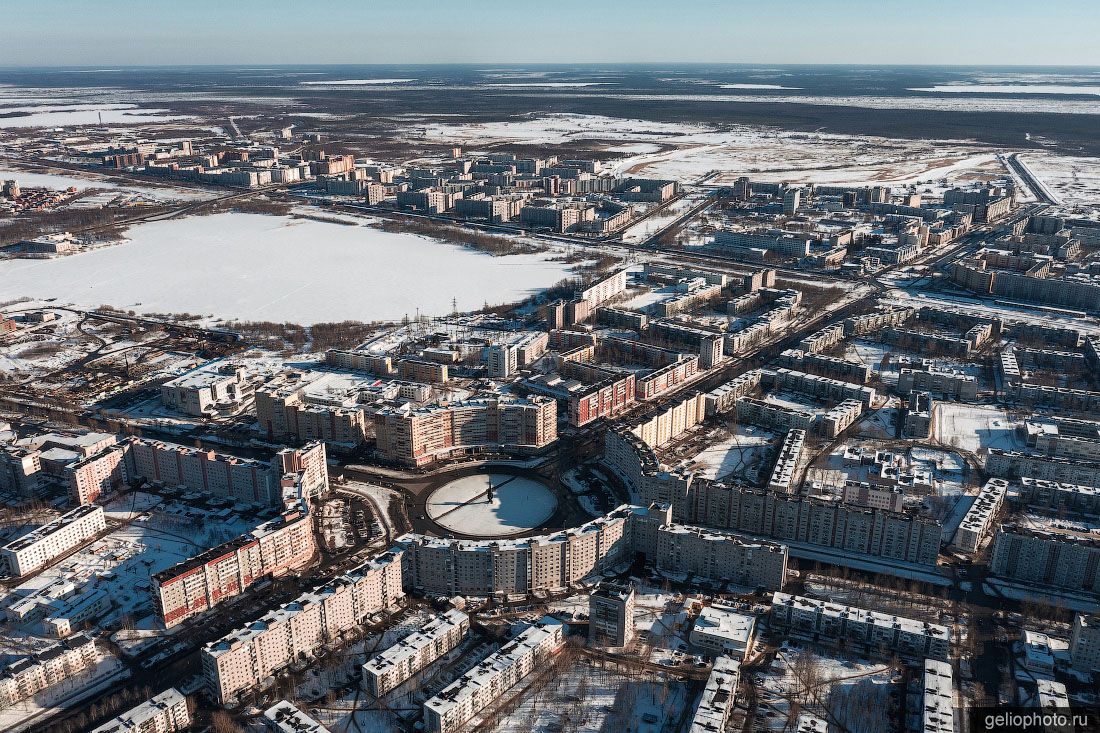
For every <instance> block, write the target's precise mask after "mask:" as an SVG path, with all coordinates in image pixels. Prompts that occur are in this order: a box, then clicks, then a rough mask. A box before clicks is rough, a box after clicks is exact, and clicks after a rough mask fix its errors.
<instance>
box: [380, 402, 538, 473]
mask: <svg viewBox="0 0 1100 733" xmlns="http://www.w3.org/2000/svg"><path fill="white" fill-rule="evenodd" d="M557 420H558V413H557V402H556V401H555V400H553V399H550V398H547V397H540V396H533V397H530V398H528V399H509V398H504V397H495V398H483V399H473V400H468V401H465V402H453V403H443V404H437V405H431V406H428V407H422V408H416V409H414V408H411V407H395V408H385V409H382V410H379V411H378V412H377V413H376V414H375V416H374V425H375V434H376V436H377V441H378V452H379V454H380V455H381V456H382V457H383V458H384V459H385V460H388V461H394V462H398V463H402V464H405V465H410V466H423V465H427V464H429V463H433V462H435V461H439V460H443V459H446V458H451V457H453V456H458V455H465V454H469V453H477V452H483V451H486V450H539V449H542V448H544V447H546V446H547V445H549V444H550V443H552V442H554V441H555V440H557V437H558V427H557V426H558V423H557Z"/></svg>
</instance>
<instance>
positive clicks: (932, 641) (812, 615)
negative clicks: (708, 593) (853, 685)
mask: <svg viewBox="0 0 1100 733" xmlns="http://www.w3.org/2000/svg"><path fill="white" fill-rule="evenodd" d="M771 620H772V626H773V628H776V629H780V630H782V631H784V632H786V633H788V634H790V635H791V636H795V637H798V638H802V639H807V640H809V641H814V642H822V643H832V644H839V643H843V644H845V645H847V646H848V647H850V648H855V649H858V650H860V651H861V652H863V653H867V654H887V655H889V654H892V653H897V654H898V655H899V656H901V657H903V658H909V659H922V660H923V659H926V658H931V659H938V660H940V661H947V659H948V654H949V653H950V650H951V630H950V629H948V628H947V627H946V626H943V625H941V624H933V623H928V622H927V621H916V620H914V619H910V618H904V617H902V616H892V615H890V614H885V613H879V612H877V611H868V610H865V609H862V608H857V607H855V606H842V605H840V604H839V603H830V602H829V601H821V600H817V599H814V598H806V597H804V596H792V595H789V594H787V593H775V594H773V596H772V610H771Z"/></svg>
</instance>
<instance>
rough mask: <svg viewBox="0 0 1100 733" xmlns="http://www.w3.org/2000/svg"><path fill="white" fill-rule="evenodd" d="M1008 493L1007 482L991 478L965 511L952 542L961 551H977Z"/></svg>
mask: <svg viewBox="0 0 1100 733" xmlns="http://www.w3.org/2000/svg"><path fill="white" fill-rule="evenodd" d="M1007 493H1008V482H1007V481H1005V480H1004V479H998V478H991V479H989V481H986V483H985V486H983V487H982V490H981V491H980V492H979V493H978V496H977V497H976V498H975V499H974V503H973V504H971V505H970V508H969V509H968V510H967V511H966V515H965V516H964V517H963V520H962V522H960V523H959V528H958V530H956V532H955V539H954V541H953V542H952V544H953V545H954V546H955V547H957V548H958V549H960V550H962V551H963V552H977V551H978V547H979V546H980V545H981V543H982V540H983V539H985V536H986V534H988V532H989V528H990V526H991V525H992V523H993V520H994V518H996V516H997V513H998V512H999V511H1000V510H1001V505H1002V504H1004V499H1005V494H1007Z"/></svg>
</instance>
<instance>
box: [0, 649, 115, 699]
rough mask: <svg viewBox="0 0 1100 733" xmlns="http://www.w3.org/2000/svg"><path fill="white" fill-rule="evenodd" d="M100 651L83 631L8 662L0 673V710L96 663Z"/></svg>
mask: <svg viewBox="0 0 1100 733" xmlns="http://www.w3.org/2000/svg"><path fill="white" fill-rule="evenodd" d="M98 660H99V651H98V650H97V649H96V645H95V640H94V639H92V638H91V637H90V636H88V635H87V634H84V633H79V634H74V635H72V636H70V637H69V638H67V639H63V640H62V641H60V642H58V643H57V644H54V645H53V646H50V647H47V648H46V649H43V650H42V651H40V652H37V653H36V654H34V655H32V656H29V657H24V658H22V659H19V660H17V661H15V662H13V663H11V664H9V665H8V666H7V667H6V668H5V669H4V670H3V671H2V672H0V709H2V708H8V707H11V706H12V705H14V704H16V703H17V702H19V701H20V700H26V699H27V698H29V697H33V696H34V695H36V694H37V693H39V692H42V691H43V690H45V689H47V688H49V687H52V686H54V685H56V684H58V683H60V682H63V681H64V680H66V679H68V678H70V677H72V676H74V675H77V674H79V673H80V672H82V671H84V670H85V669H88V668H89V667H91V666H93V665H95V663H96V662H97V661H98Z"/></svg>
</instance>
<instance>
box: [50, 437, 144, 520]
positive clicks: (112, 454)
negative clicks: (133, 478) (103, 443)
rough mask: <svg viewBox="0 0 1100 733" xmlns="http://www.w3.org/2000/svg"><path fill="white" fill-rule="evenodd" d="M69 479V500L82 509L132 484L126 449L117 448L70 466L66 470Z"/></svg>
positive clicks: (109, 448)
mask: <svg viewBox="0 0 1100 733" xmlns="http://www.w3.org/2000/svg"><path fill="white" fill-rule="evenodd" d="M65 476H66V478H67V480H68V484H69V497H70V498H71V499H72V500H73V501H74V502H75V503H77V504H79V505H81V506H85V505H87V504H91V503H92V502H94V501H95V500H96V499H98V498H99V497H100V496H102V495H103V494H105V493H110V492H111V491H114V490H115V489H117V488H118V487H120V486H122V485H123V484H125V483H127V482H128V481H129V480H130V476H129V474H128V473H127V470H126V450H125V447H120V446H117V445H113V446H110V447H108V448H104V449H103V450H102V451H100V452H99V453H94V454H92V455H90V456H88V457H87V458H81V459H80V460H78V461H76V462H74V463H70V464H69V465H68V466H66V467H65Z"/></svg>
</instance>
